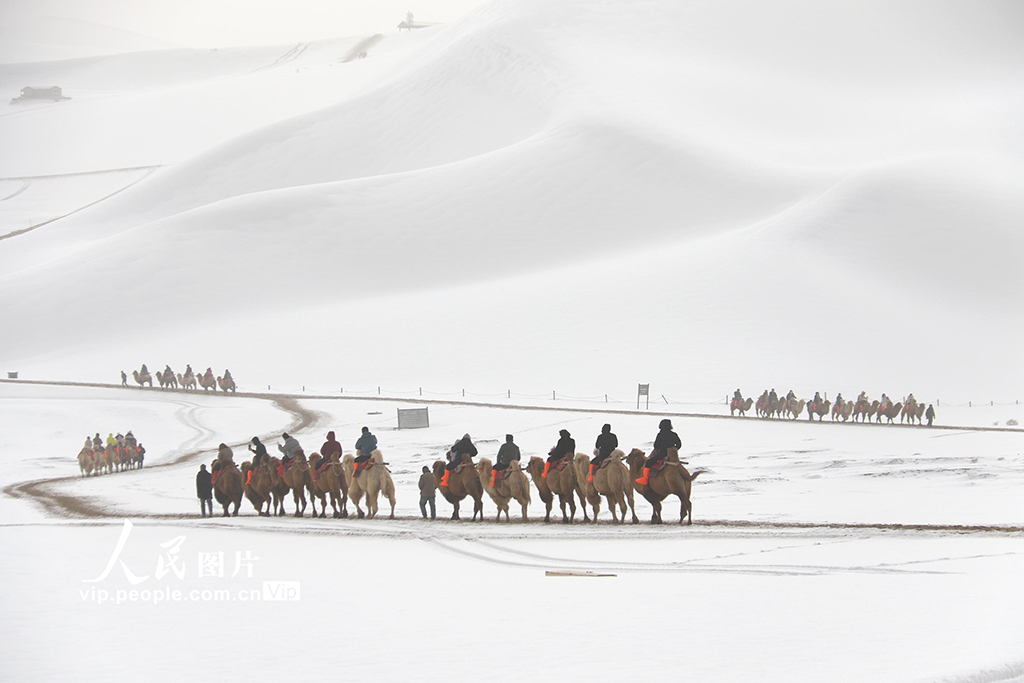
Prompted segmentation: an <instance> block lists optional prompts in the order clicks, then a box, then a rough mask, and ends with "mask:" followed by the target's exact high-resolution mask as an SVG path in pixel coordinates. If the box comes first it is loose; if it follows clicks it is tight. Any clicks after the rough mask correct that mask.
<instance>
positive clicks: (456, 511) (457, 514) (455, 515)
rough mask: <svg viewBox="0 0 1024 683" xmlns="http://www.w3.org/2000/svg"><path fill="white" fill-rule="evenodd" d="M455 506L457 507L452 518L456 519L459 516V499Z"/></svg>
mask: <svg viewBox="0 0 1024 683" xmlns="http://www.w3.org/2000/svg"><path fill="white" fill-rule="evenodd" d="M453 507H454V508H455V510H454V511H453V512H452V519H453V520H454V519H458V518H459V501H455V503H453Z"/></svg>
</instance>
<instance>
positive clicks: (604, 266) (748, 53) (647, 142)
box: [0, 0, 1024, 399]
mask: <svg viewBox="0 0 1024 683" xmlns="http://www.w3.org/2000/svg"><path fill="white" fill-rule="evenodd" d="M1022 27H1024V18H1022V13H1021V11H1020V9H1019V8H1018V7H1017V6H1016V5H1014V4H1013V3H1008V2H990V3H983V4H982V5H979V6H977V7H973V6H972V8H970V11H968V10H967V9H966V8H965V7H964V6H963V5H962V4H961V3H934V2H929V3H925V2H908V3H901V4H900V5H898V6H891V5H890V4H887V3H856V4H852V3H851V4H842V5H831V6H822V5H820V3H812V2H780V3H772V4H764V3H750V2H738V1H737V2H731V3H716V4H715V5H713V6H709V5H707V4H705V3H696V2H693V3H674V2H672V3H670V2H663V1H655V0H652V1H650V2H643V3H628V4H627V3H621V2H613V1H609V2H602V3H592V2H590V3H582V2H569V3H559V4H558V5H557V6H552V3H543V2H530V1H513V0H507V1H505V2H495V3H492V4H490V5H487V6H485V7H484V8H482V9H480V10H478V11H476V12H474V13H473V14H471V15H470V16H468V17H466V18H465V19H463V20H461V21H459V22H456V23H454V24H452V25H449V26H444V27H437V28H434V29H430V30H429V31H423V32H419V33H417V34H416V35H415V37H414V36H410V35H405V36H397V37H396V36H388V37H386V38H385V40H384V41H383V42H381V43H379V50H378V48H371V49H370V50H369V56H368V58H367V59H365V60H356V61H354V62H344V63H342V62H340V61H339V58H340V56H341V55H342V54H343V53H344V52H345V46H349V47H351V46H352V45H354V44H355V43H356V39H352V40H349V41H347V42H338V43H337V44H330V41H327V42H325V43H324V44H322V45H321V44H314V45H313V46H312V47H310V48H309V49H308V50H305V51H303V52H302V53H301V54H299V55H298V56H297V57H296V60H297V61H296V62H295V63H294V64H292V63H286V64H284V65H280V64H278V65H277V66H274V64H275V62H274V59H279V58H281V57H282V55H287V54H288V52H285V51H283V50H279V52H278V55H277V57H276V58H271V55H270V54H268V53H267V52H266V51H262V52H261V51H259V50H254V51H250V52H244V51H243V52H237V53H235V52H232V54H231V55H230V56H214V57H210V56H208V55H207V56H199V55H192V57H194V63H191V65H190V66H188V67H184V66H182V67H175V70H173V73H172V74H169V75H167V76H164V77H159V78H158V77H154V78H153V79H152V81H148V80H147V78H148V74H149V73H151V72H154V71H159V70H158V69H154V67H153V65H154V63H155V62H154V61H153V60H159V59H163V57H161V54H162V53H147V54H146V55H128V56H123V57H119V58H118V59H117V60H113V61H110V62H89V63H83V62H80V61H76V62H73V63H68V64H67V65H61V64H49V65H44V66H45V68H47V69H52V70H53V71H52V72H51V73H53V74H55V75H56V74H60V73H61V70H62V69H65V68H66V69H68V72H67V73H68V74H69V77H70V76H71V75H76V77H80V78H81V83H82V87H83V88H90V87H91V88H94V89H95V91H96V92H97V93H98V92H99V91H100V90H101V89H102V88H103V87H108V88H109V87H111V85H110V84H111V83H114V82H120V79H123V81H124V82H126V83H128V84H130V85H128V86H126V87H125V88H124V90H123V91H119V92H116V93H114V94H110V95H99V94H97V95H96V97H95V98H92V97H86V98H85V99H84V100H83V101H82V102H81V103H77V102H76V103H75V104H76V106H78V107H79V110H78V111H76V110H75V109H73V108H71V107H65V108H63V109H59V108H57V107H48V108H45V109H44V108H38V109H33V110H26V111H22V112H18V113H16V114H11V115H9V116H6V117H3V118H0V134H2V135H4V136H5V138H7V139H11V140H15V141H16V144H18V145H21V146H20V147H17V146H16V147H15V148H14V153H13V154H11V155H10V156H8V157H7V159H6V160H5V161H4V162H3V164H4V168H6V169H8V170H7V171H5V173H6V174H8V175H9V176H10V177H13V176H20V175H30V174H32V173H39V172H43V171H42V169H43V167H44V166H47V165H50V166H52V165H53V163H52V162H46V163H40V162H39V161H38V160H37V159H36V157H35V155H34V154H33V148H32V146H31V144H30V142H24V141H31V140H36V141H38V140H49V139H50V136H51V134H52V135H56V136H58V137H57V139H60V136H61V135H69V137H66V138H64V139H63V140H62V142H61V147H62V148H65V149H68V150H70V152H69V157H70V160H69V163H68V167H67V168H66V169H62V170H64V171H65V172H66V171H68V170H82V169H83V168H89V169H100V168H114V167H119V166H132V165H150V164H153V165H157V164H159V165H162V168H160V169H159V170H158V171H156V172H154V173H153V174H152V175H150V176H149V177H147V178H145V179H144V180H143V181H142V182H139V183H137V184H136V185H134V186H133V187H131V188H129V189H127V190H125V191H123V192H121V193H119V194H117V195H116V196H114V197H112V198H111V199H109V200H105V201H103V202H100V203H99V204H97V205H96V206H94V207H91V208H89V209H87V210H84V211H81V212H79V213H76V214H75V215H73V216H71V217H68V218H66V219H62V220H60V221H57V222H55V223H53V224H51V225H48V226H46V227H45V228H40V229H38V230H35V231H32V232H29V233H25V234H23V235H19V236H17V237H14V238H9V239H5V240H0V265H2V272H4V273H5V275H4V276H2V279H0V286H2V288H3V291H4V296H3V297H2V298H0V316H2V318H3V319H4V320H7V321H10V322H11V323H12V324H14V325H15V326H16V327H17V328H18V329H19V330H20V332H21V333H20V334H19V335H18V338H16V339H5V340H4V342H3V352H4V356H5V357H6V358H7V359H9V360H8V362H9V363H11V364H12V367H14V366H17V367H18V368H19V369H21V370H22V371H23V372H26V373H31V374H39V375H42V374H46V375H52V374H71V373H74V374H78V375H79V376H83V377H85V376H88V378H104V377H109V376H110V375H111V374H112V373H114V372H116V369H118V368H120V367H121V366H129V367H130V366H132V365H138V364H139V363H141V362H149V363H150V364H151V365H153V364H155V363H158V362H160V363H162V362H171V363H172V365H180V364H183V363H184V362H185V361H186V360H194V359H195V358H196V357H197V356H202V357H204V358H208V359H210V361H211V362H214V364H215V365H229V366H230V367H231V368H232V371H233V373H234V374H235V375H236V376H238V377H240V378H242V381H243V383H244V382H245V381H248V380H249V378H251V382H252V384H253V385H261V384H264V383H270V382H273V381H280V380H281V379H282V376H283V375H289V376H291V377H293V378H294V377H297V376H298V377H302V378H303V379H304V380H305V378H307V377H308V378H314V377H315V378H318V379H320V378H322V379H325V380H328V383H329V384H336V385H341V384H345V383H347V384H354V383H356V384H364V385H375V384H388V383H390V384H391V385H401V386H403V387H410V386H413V387H414V386H416V385H417V384H428V383H433V384H434V385H438V384H442V383H444V384H453V385H456V386H458V385H464V384H466V383H476V384H479V385H485V386H487V387H498V388H504V387H507V386H509V385H510V383H512V382H518V383H521V384H524V385H528V386H530V387H534V388H540V389H541V390H545V389H548V388H551V386H552V385H553V384H557V386H559V387H567V388H570V389H571V388H578V389H579V390H580V391H584V390H587V391H601V390H603V391H622V390H625V391H628V390H629V387H630V386H631V384H632V383H634V382H636V381H638V380H639V381H648V380H649V381H652V382H655V383H657V384H658V385H659V386H660V387H662V389H663V390H664V391H665V393H672V394H673V395H676V396H690V397H699V398H706V397H708V396H715V395H721V394H723V393H724V392H726V391H731V389H732V388H735V386H737V385H740V386H744V387H750V388H748V389H747V391H748V393H749V392H750V391H753V390H754V388H757V389H758V390H759V389H760V388H762V387H763V386H766V385H782V384H792V385H794V386H795V388H796V389H797V391H798V393H801V394H806V393H811V392H813V391H815V390H819V389H824V390H829V391H831V392H833V393H834V391H835V390H841V391H845V392H846V393H848V394H849V393H851V392H854V393H855V392H856V391H859V390H860V389H862V388H866V389H868V390H869V392H870V393H872V394H876V395H877V393H879V392H881V391H889V392H890V393H891V394H894V395H901V394H902V393H904V392H906V391H915V392H917V393H918V395H919V396H921V392H922V391H924V392H926V394H925V396H929V397H930V396H938V395H939V393H940V392H945V393H946V394H952V395H954V396H956V397H958V398H964V399H966V398H969V397H971V396H972V395H973V396H975V397H976V398H986V399H989V398H993V399H1006V398H1010V399H1012V398H1016V394H1015V393H1014V392H1016V391H1017V388H1018V387H1019V386H1020V385H1021V382H1022V380H1024V375H1022V372H1024V371H1022V369H1021V366H1020V364H1019V363H1015V362H1013V358H1014V354H1015V353H1016V351H1015V346H1014V342H1013V340H1014V339H1015V338H1017V337H1019V334H1020V333H1021V332H1022V331H1024V330H1022V329H1021V328H1022V319H1021V317H1020V316H1019V314H1018V313H1017V311H1019V310H1020V306H1021V305H1022V304H1024V286H1022V285H1021V284H1020V282H1019V281H1018V279H1017V277H1016V272H1015V271H1016V269H1017V268H1016V267H1017V266H1018V264H1019V263H1020V260H1021V256H1022V255H1024V241H1022V240H1024V238H1022V237H1021V235H1020V231H1019V228H1018V226H1019V223H1020V218H1021V216H1022V215H1024V200H1022V199H1021V198H1022V197H1024V193H1022V190H1024V134H1022V132H1021V127H1020V123H1019V122H1020V120H1021V119H1020V113H1021V110H1022V105H1024V92H1022V89H1021V87H1020V83H1021V82H1022V80H1021V76H1022V75H1024V74H1022V73H1021V70H1022V64H1024V59H1022V57H1024V55H1022V47H1021V44H1020V42H1019V40H1017V36H1019V34H1020V29H1021V28H1022ZM293 54H298V53H297V51H296V53H293ZM166 59H167V62H166V63H167V64H178V63H179V61H180V58H179V56H178V55H176V54H172V53H168V54H167V55H166ZM284 59H286V60H287V59H289V58H288V57H287V56H285V57H284ZM136 60H137V61H136ZM261 60H262V61H261ZM258 64H262V65H263V66H271V67H272V68H267V69H262V70H260V69H257V65H258ZM250 67H251V69H250V70H249V71H245V68H250ZM5 68H7V69H16V68H21V67H5ZM24 68H26V69H27V68H28V67H24ZM31 68H33V69H38V68H42V67H40V66H33V67H31ZM296 70H298V73H296ZM243 71H245V73H242V72H243ZM26 73H28V72H26ZM0 80H2V81H4V82H10V83H14V82H16V77H15V76H13V75H11V74H9V73H8V74H6V75H3V78H0ZM104 84H106V86H104ZM150 84H151V85H150ZM297 93H299V94H297ZM240 98H241V99H242V101H243V102H244V103H247V104H249V105H250V106H248V107H246V106H244V105H243V106H241V107H240V109H241V111H239V110H236V108H235V103H236V102H238V101H239V99H240ZM72 102H75V101H74V100H73V101H72ZM72 102H68V103H62V104H61V105H60V106H61V107H63V105H64V104H72ZM170 102H174V105H173V106H171V105H169V103H170ZM122 117H123V118H122ZM108 121H124V125H114V126H112V129H113V130H114V131H117V132H115V133H111V134H108V136H107V137H105V138H100V139H98V140H97V141H96V144H95V145H91V144H90V143H88V142H83V143H81V144H79V143H78V142H77V140H86V141H87V140H90V139H93V138H92V136H91V135H89V132H90V131H98V130H105V129H106V122H108ZM72 124H73V126H81V128H78V129H75V128H74V127H73V126H72ZM69 126H72V127H70V128H69ZM165 129H166V131H167V134H166V135H161V134H159V133H158V131H163V130H165ZM67 130H71V131H72V132H71V133H70V134H67V133H61V132H60V131H67ZM100 140H102V142H100ZM100 147H102V149H100ZM43 158H50V159H52V158H54V156H53V155H43ZM56 158H60V155H57V156H56ZM90 160H94V161H93V162H92V164H90ZM26 169H27V170H26ZM58 172H59V171H58ZM15 189H16V188H15ZM12 191H13V190H12ZM12 201H14V200H12ZM0 210H3V204H0ZM114 264H116V276H114V275H113V273H112V272H111V273H110V275H109V276H102V275H101V276H97V274H98V273H104V272H105V270H104V269H109V268H112V267H113V266H114ZM125 283H130V286H125ZM41 311H43V312H45V313H44V314H43V315H40V312H41ZM115 311H116V312H118V314H119V315H122V316H128V317H129V318H130V319H132V320H134V321H137V323H138V324H133V325H131V326H130V329H128V330H126V331H125V332H124V333H123V335H119V337H118V339H117V341H111V340H109V339H104V340H95V341H92V340H88V339H81V338H78V337H77V335H76V333H77V332H79V331H81V330H83V329H87V328H88V327H89V326H90V325H92V324H94V323H95V322H97V321H99V320H101V319H105V318H106V317H107V316H109V315H110V314H111V313H112V312H115ZM185 321H188V324H184V323H185ZM242 339H244V340H246V342H247V343H246V344H245V345H244V347H240V346H239V341H240V340H242ZM158 359H159V360H158ZM356 359H358V360H356ZM285 367H287V370H286V371H285V370H282V368H285ZM325 375H326V377H325ZM310 381H312V379H310ZM850 383H854V385H853V386H851V384H850Z"/></svg>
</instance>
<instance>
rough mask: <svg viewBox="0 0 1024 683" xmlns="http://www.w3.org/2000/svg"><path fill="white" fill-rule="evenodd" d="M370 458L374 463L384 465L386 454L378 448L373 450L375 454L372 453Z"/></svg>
mask: <svg viewBox="0 0 1024 683" xmlns="http://www.w3.org/2000/svg"><path fill="white" fill-rule="evenodd" d="M370 458H371V459H372V460H373V461H374V462H379V463H383V462H384V454H383V453H381V452H380V450H378V449H376V448H375V449H373V453H370Z"/></svg>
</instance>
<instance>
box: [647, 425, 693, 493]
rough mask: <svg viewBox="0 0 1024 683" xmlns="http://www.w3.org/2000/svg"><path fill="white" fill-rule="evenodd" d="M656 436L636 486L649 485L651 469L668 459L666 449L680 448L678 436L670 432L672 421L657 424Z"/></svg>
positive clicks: (680, 443)
mask: <svg viewBox="0 0 1024 683" xmlns="http://www.w3.org/2000/svg"><path fill="white" fill-rule="evenodd" d="M658 430H659V431H658V436H656V437H655V438H654V450H653V451H651V457H649V458H647V461H646V462H645V463H644V474H643V476H642V477H640V478H639V479H637V480H636V482H637V483H638V484H649V483H651V467H653V466H654V465H655V464H657V463H658V461H660V460H664V459H665V458H667V457H668V449H670V448H676V449H678V448H682V447H683V442H682V440H680V438H679V435H678V434H676V433H675V432H673V431H672V420H669V419H664V420H662V421H661V422H660V423H659V424H658Z"/></svg>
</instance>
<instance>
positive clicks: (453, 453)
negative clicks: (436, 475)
mask: <svg viewBox="0 0 1024 683" xmlns="http://www.w3.org/2000/svg"><path fill="white" fill-rule="evenodd" d="M463 455H468V456H469V457H470V458H475V457H476V456H477V450H476V446H474V445H473V441H472V439H470V438H469V434H464V435H463V437H462V438H461V439H459V440H458V441H456V442H455V444H454V445H453V446H452V447H451V448H450V449H449V450H448V464H447V465H445V466H444V476H442V477H441V486H448V478H449V477H450V476H451V474H452V472H454V471H455V468H456V467H458V466H459V465H461V464H462V456H463Z"/></svg>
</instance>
